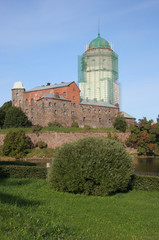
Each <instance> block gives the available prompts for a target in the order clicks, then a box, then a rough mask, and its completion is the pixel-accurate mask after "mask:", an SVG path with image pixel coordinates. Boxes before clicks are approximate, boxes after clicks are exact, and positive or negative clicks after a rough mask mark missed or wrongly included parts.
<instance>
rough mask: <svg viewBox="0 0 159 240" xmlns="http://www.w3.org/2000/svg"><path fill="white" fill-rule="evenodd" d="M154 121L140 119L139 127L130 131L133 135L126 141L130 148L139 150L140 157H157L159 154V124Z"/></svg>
mask: <svg viewBox="0 0 159 240" xmlns="http://www.w3.org/2000/svg"><path fill="white" fill-rule="evenodd" d="M152 122H153V121H152V120H150V121H147V119H146V118H145V117H144V118H143V119H139V123H138V126H134V127H132V128H131V129H130V131H131V135H130V136H129V138H128V139H127V141H126V145H127V146H128V147H133V148H136V149H138V154H139V155H155V154H157V153H158V152H159V124H154V125H152Z"/></svg>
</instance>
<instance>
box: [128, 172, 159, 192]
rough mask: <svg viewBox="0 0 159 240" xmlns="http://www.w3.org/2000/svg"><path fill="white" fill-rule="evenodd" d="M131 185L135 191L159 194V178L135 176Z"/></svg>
mask: <svg viewBox="0 0 159 240" xmlns="http://www.w3.org/2000/svg"><path fill="white" fill-rule="evenodd" d="M131 184H132V189H135V190H143V191H158V192H159V177H154V176H142V175H134V176H133V178H132V183H131Z"/></svg>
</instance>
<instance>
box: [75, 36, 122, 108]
mask: <svg viewBox="0 0 159 240" xmlns="http://www.w3.org/2000/svg"><path fill="white" fill-rule="evenodd" d="M117 79H118V55H117V54H116V53H115V52H114V51H113V49H112V46H111V45H110V44H109V43H108V41H106V40H105V39H103V38H101V36H100V33H98V37H97V38H95V39H94V40H92V41H91V42H90V44H89V45H88V47H87V50H86V51H85V52H84V53H83V54H82V56H79V58H78V82H79V88H80V90H81V98H82V99H84V100H86V99H89V100H94V101H102V102H106V103H109V104H112V105H118V106H119V85H118V83H117Z"/></svg>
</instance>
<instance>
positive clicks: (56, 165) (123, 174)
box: [48, 137, 134, 196]
mask: <svg viewBox="0 0 159 240" xmlns="http://www.w3.org/2000/svg"><path fill="white" fill-rule="evenodd" d="M133 170H134V167H133V164H132V159H131V157H130V155H129V154H128V153H127V152H126V150H125V149H124V147H123V145H122V144H121V143H119V142H117V141H115V140H111V139H104V138H93V137H90V138H83V139H80V140H78V141H77V142H72V143H67V144H64V145H63V146H62V147H61V148H59V149H58V151H57V152H56V153H55V155H54V160H53V162H52V164H51V167H50V169H49V174H48V181H49V183H50V185H51V186H52V187H53V189H55V190H58V191H64V192H72V193H85V194H91V195H100V196H104V195H108V194H111V193H115V192H117V191H125V190H126V189H127V187H128V184H129V181H130V177H131V175H132V173H133Z"/></svg>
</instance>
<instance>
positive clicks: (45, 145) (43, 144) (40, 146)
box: [35, 141, 47, 149]
mask: <svg viewBox="0 0 159 240" xmlns="http://www.w3.org/2000/svg"><path fill="white" fill-rule="evenodd" d="M35 146H36V147H39V148H40V149H42V148H47V143H45V142H43V141H39V142H37V143H36V145H35Z"/></svg>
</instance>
